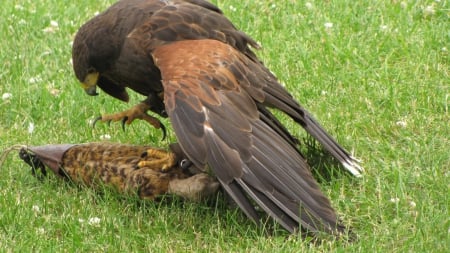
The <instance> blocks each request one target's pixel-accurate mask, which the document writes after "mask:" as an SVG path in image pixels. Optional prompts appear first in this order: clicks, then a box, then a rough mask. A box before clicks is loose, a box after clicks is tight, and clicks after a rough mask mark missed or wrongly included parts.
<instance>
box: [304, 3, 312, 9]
mask: <svg viewBox="0 0 450 253" xmlns="http://www.w3.org/2000/svg"><path fill="white" fill-rule="evenodd" d="M305 7H306V9H308V10H311V9H312V8H313V5H312V3H310V2H306V3H305Z"/></svg>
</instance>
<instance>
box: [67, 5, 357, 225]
mask: <svg viewBox="0 0 450 253" xmlns="http://www.w3.org/2000/svg"><path fill="white" fill-rule="evenodd" d="M250 47H254V48H257V47H258V45H257V43H256V42H255V41H254V40H253V39H251V38H250V37H249V36H248V35H246V34H245V33H243V32H241V31H239V30H237V29H236V28H235V27H234V25H233V24H232V23H231V22H230V21H229V20H228V19H227V18H226V17H225V16H224V15H223V14H222V12H221V11H220V10H219V9H218V8H217V7H216V6H214V5H212V4H210V3H208V2H205V1H202V0H195V1H177V0H175V1H153V0H147V1H142V0H141V1H119V2H118V3H116V4H115V5H113V6H111V7H110V8H109V9H108V10H106V11H105V12H104V13H102V14H99V15H98V16H96V17H94V18H93V19H91V20H90V21H88V22H87V23H86V24H85V25H83V26H82V27H81V28H80V30H79V31H78V33H77V35H76V37H75V40H74V44H73V53H72V55H73V65H74V70H75V74H76V76H77V78H78V79H79V80H80V82H81V83H82V84H83V87H84V89H85V90H86V92H87V93H88V94H89V95H97V92H96V91H95V88H96V86H99V87H100V88H101V89H102V90H104V91H105V92H106V93H108V94H110V95H112V96H114V97H116V98H119V99H122V100H124V101H127V100H128V96H127V95H126V88H130V89H132V90H134V91H136V92H138V93H140V94H142V95H144V96H147V98H146V100H145V101H143V102H142V103H140V104H139V105H138V106H135V107H133V108H132V109H130V110H128V111H126V112H123V113H119V114H116V115H107V116H105V117H103V118H102V120H120V119H124V121H126V122H127V123H130V122H131V121H132V120H133V119H135V118H142V119H144V120H147V121H148V122H149V123H151V124H152V125H154V126H155V127H161V124H160V122H159V120H157V119H156V118H155V117H152V116H150V115H148V114H147V113H146V112H147V111H152V112H155V113H157V114H159V115H160V116H163V117H165V116H168V117H169V119H170V122H171V123H172V126H173V129H174V131H175V135H176V137H177V140H178V143H179V145H180V147H181V149H182V150H183V152H184V153H185V155H186V157H187V158H188V159H189V160H190V161H191V162H192V163H193V165H195V167H197V168H201V169H202V170H207V168H210V169H211V170H212V172H213V173H214V174H215V175H216V177H217V179H218V180H219V182H220V183H221V185H222V187H223V188H224V189H225V191H226V192H227V193H228V194H229V195H230V196H231V198H232V199H233V200H234V201H235V202H236V203H237V204H238V205H239V207H240V208H241V209H242V210H243V212H244V213H245V214H246V215H247V216H248V217H250V218H251V219H253V220H254V221H255V222H257V223H259V222H260V221H261V218H260V214H259V213H258V211H257V208H255V207H256V206H259V207H260V208H261V209H262V210H264V211H265V212H266V213H267V214H269V215H270V216H271V217H273V218H274V219H275V220H276V221H278V222H279V223H280V224H281V225H282V226H283V227H284V228H285V229H287V230H288V231H290V232H292V233H294V232H296V231H298V230H299V229H300V228H301V229H303V230H305V231H309V232H313V233H314V232H323V231H324V232H328V233H331V234H340V233H341V232H343V231H345V227H344V226H343V225H342V224H340V222H339V220H338V218H337V215H336V212H335V210H334V209H333V208H332V206H331V204H330V201H329V200H328V198H327V197H325V196H324V194H323V193H322V192H321V191H320V188H319V185H318V184H317V182H316V181H315V179H314V178H313V176H312V174H311V171H310V167H309V166H308V164H307V163H306V160H305V158H304V156H303V155H302V154H301V153H300V151H299V149H298V147H297V144H298V141H297V139H296V138H295V137H294V136H293V135H292V134H291V133H290V132H289V131H288V129H287V128H286V127H285V126H284V125H283V124H282V123H281V122H280V121H279V120H278V119H277V118H276V117H275V116H274V114H272V112H271V111H270V110H269V109H270V108H274V109H278V110H280V111H282V112H284V113H285V114H287V115H289V116H290V117H291V118H292V119H293V120H294V121H295V122H297V123H298V124H299V125H300V126H302V127H303V128H304V129H305V130H306V131H307V133H309V134H310V135H311V136H313V137H314V138H315V139H316V140H317V141H318V142H320V143H321V144H322V145H323V147H324V148H325V149H326V150H327V151H328V152H329V153H330V154H331V155H332V156H333V157H335V158H336V159H337V160H338V161H340V162H341V163H342V164H343V165H344V167H345V168H346V169H347V170H349V171H350V172H351V173H353V174H354V175H357V176H358V175H360V173H361V171H362V168H361V167H360V166H359V165H358V163H357V161H356V160H355V159H354V158H353V157H352V156H351V155H350V154H349V152H347V151H346V150H345V149H344V148H343V147H341V146H340V145H339V144H338V143H337V142H336V141H335V140H334V139H333V138H332V137H331V136H330V135H329V134H328V133H327V132H326V131H325V130H324V129H323V127H322V126H321V125H320V124H319V123H318V122H317V121H316V120H315V119H314V118H313V117H312V116H311V115H310V114H309V112H308V111H306V110H305V109H304V108H303V107H302V106H301V105H300V104H299V103H298V102H297V101H296V100H295V99H294V98H293V97H292V95H291V94H290V93H289V92H288V91H287V90H286V89H285V88H284V87H283V86H282V85H281V84H280V83H279V82H278V80H277V78H276V77H275V76H274V75H273V74H272V73H271V72H270V71H269V70H268V69H267V68H266V67H265V66H264V65H263V64H262V62H261V61H260V60H259V59H258V58H257V57H256V56H255V54H254V53H253V52H252V51H251V49H250Z"/></svg>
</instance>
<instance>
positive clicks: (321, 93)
mask: <svg viewBox="0 0 450 253" xmlns="http://www.w3.org/2000/svg"><path fill="white" fill-rule="evenodd" d="M327 94H328V91H326V90H322V91H320V95H322V96H325V95H327Z"/></svg>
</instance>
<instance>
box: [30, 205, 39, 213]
mask: <svg viewBox="0 0 450 253" xmlns="http://www.w3.org/2000/svg"><path fill="white" fill-rule="evenodd" d="M31 210H33V212H35V213H40V212H41V208H40V207H39V206H38V205H33V206H32V207H31Z"/></svg>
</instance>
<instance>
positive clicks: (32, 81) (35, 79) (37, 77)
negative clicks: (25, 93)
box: [28, 76, 42, 84]
mask: <svg viewBox="0 0 450 253" xmlns="http://www.w3.org/2000/svg"><path fill="white" fill-rule="evenodd" d="M41 81H42V78H41V77H40V76H35V77H31V78H30V79H28V82H29V83H31V84H34V83H38V82H41Z"/></svg>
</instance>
